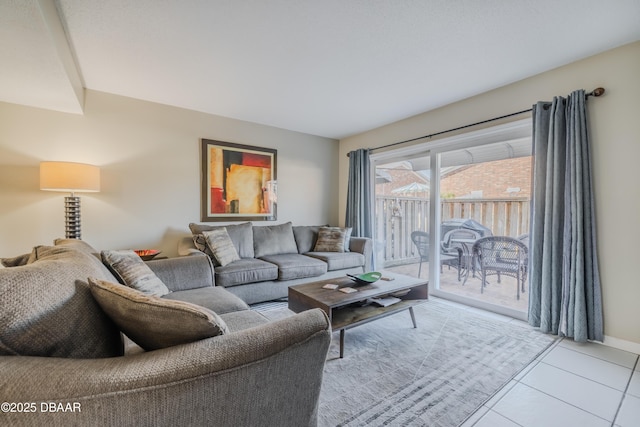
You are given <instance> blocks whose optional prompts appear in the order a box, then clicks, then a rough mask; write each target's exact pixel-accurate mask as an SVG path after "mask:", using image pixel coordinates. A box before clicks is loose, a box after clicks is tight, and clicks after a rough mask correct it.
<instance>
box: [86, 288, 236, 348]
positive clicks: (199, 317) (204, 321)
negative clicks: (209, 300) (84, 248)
mask: <svg viewBox="0 0 640 427" xmlns="http://www.w3.org/2000/svg"><path fill="white" fill-rule="evenodd" d="M89 284H90V285H91V293H92V294H93V296H94V298H95V299H96V300H97V301H98V304H100V307H102V309H103V310H104V311H105V313H107V315H108V316H109V317H110V318H111V319H112V320H113V321H114V322H115V323H116V325H118V327H119V328H120V330H122V332H124V333H125V334H126V335H127V337H129V338H131V340H133V341H134V342H135V343H136V344H138V345H139V346H140V347H142V348H143V349H145V350H147V351H149V350H157V349H160V348H165V347H171V346H174V345H179V344H186V343H189V342H193V341H198V340H201V339H204V338H209V337H215V336H217V335H222V334H225V333H227V332H229V330H228V328H227V325H226V323H225V322H224V320H222V319H221V318H220V316H218V315H217V314H216V313H214V312H213V311H211V310H209V309H208V308H204V307H201V306H198V305H195V304H191V303H188V302H184V301H175V300H167V299H162V298H158V297H155V296H152V295H146V294H144V293H142V292H140V291H137V290H135V289H132V288H129V287H127V286H123V285H121V284H118V283H111V282H108V281H105V280H98V279H93V278H89Z"/></svg>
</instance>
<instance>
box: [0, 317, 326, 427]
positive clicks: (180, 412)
mask: <svg viewBox="0 0 640 427" xmlns="http://www.w3.org/2000/svg"><path fill="white" fill-rule="evenodd" d="M330 341H331V332H330V327H329V323H328V319H327V316H326V315H325V314H324V312H322V311H321V310H319V309H314V310H309V311H306V312H303V313H300V314H297V315H295V316H292V317H289V318H286V319H283V320H280V321H277V322H272V323H268V324H265V325H261V326H258V327H255V328H251V329H247V330H244V331H240V332H237V333H232V334H228V335H224V336H220V337H214V338H209V339H205V340H202V341H198V342H195V343H190V344H185V345H179V346H175V347H169V348H165V349H162V350H156V351H151V352H147V353H142V354H137V355H134V356H125V357H115V358H107V359H84V360H81V359H61V358H53V357H27V356H3V357H0V402H23V403H24V402H33V403H35V404H36V409H37V410H36V411H35V412H29V413H24V412H23V413H11V412H10V413H2V414H0V419H2V421H3V423H7V424H8V425H12V426H32V425H45V424H46V425H50V426H68V425H96V424H104V425H118V426H129V425H130V426H165V425H166V426H176V425H215V426H239V425H274V426H275V425H277V426H296V427H297V426H312V425H316V422H317V410H318V398H319V395H320V386H321V383H322V374H323V368H324V363H325V359H326V355H327V351H328V348H329V343H330ZM43 402H44V404H45V409H46V408H48V407H49V406H48V405H50V404H51V403H52V404H54V406H55V407H58V408H59V407H60V405H59V404H62V407H63V408H70V409H73V408H75V407H78V405H79V408H80V411H75V412H72V411H71V410H70V411H68V412H62V411H58V412H56V413H50V412H43V411H41V405H42V404H43ZM56 405H57V406H56Z"/></svg>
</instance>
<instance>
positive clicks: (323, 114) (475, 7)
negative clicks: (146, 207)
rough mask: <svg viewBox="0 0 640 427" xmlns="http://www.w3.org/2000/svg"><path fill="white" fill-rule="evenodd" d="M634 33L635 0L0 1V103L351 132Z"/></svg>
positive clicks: (639, 33)
mask: <svg viewBox="0 0 640 427" xmlns="http://www.w3.org/2000/svg"><path fill="white" fill-rule="evenodd" d="M52 6H55V7H56V8H57V14H56V8H54V7H52ZM60 24H62V25H60ZM57 27H59V28H58V29H57ZM62 28H64V31H63V30H62ZM65 33H66V37H64V36H65ZM636 40H640V1H638V0H616V1H602V0H535V1H530V0H484V1H477V0H457V1H453V0H349V1H347V0H322V1H320V0H315V1H313V0H215V1H213V0H135V1H132V0H57V1H55V3H54V1H53V0H0V58H1V61H2V67H0V101H5V102H11V103H17V104H23V105H30V106H36V107H41V108H46V109H52V110H58V111H65V112H73V113H82V108H83V97H82V91H81V90H80V91H78V87H85V88H88V89H92V90H96V91H102V92H109V93H113V94H118V95H123V96H128V97H132V98H138V99H143V100H148V101H154V102H159V103H163V104H168V105H174V106H178V107H184V108H188V109H192V110H197V111H202V112H206V113H211V114H217V115H221V116H226V117H232V118H237V119H241V120H247V121H251V122H256V123H262V124H266V125H271V126H276V127H281V128H285V129H290V130H295V131H300V132H304V133H309V134H314V135H321V136H326V137H331V138H343V137H346V136H349V135H353V134H357V133H360V132H363V131H366V130H369V129H372V128H375V127H378V126H382V125H385V124H387V123H391V122H394V121H397V120H400V119H403V118H406V117H409V116H412V115H415V114H418V113H421V112H424V111H428V110H431V109H433V108H437V107H440V106H443V105H446V104H449V103H451V102H455V101H458V100H460V99H464V98H467V97H470V96H473V95H476V94H479V93H482V92H486V91H488V90H491V89H494V88H496V87H500V86H503V85H505V84H508V83H511V82H514V81H518V80H521V79H524V78H526V77H529V76H532V75H535V74H538V73H541V72H544V71H546V70H549V69H552V68H556V67H558V66H561V65H564V64H567V63H570V62H574V61H576V60H578V59H581V58H584V57H587V56H591V55H594V54H597V53H599V52H602V51H605V50H608V49H611V48H614V47H617V46H620V45H623V44H626V43H629V42H632V41H636ZM69 59H71V60H69ZM603 85H605V86H606V82H603ZM576 89H578V88H576ZM584 89H587V90H589V89H592V88H584ZM532 102H533V101H532Z"/></svg>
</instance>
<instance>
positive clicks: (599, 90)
mask: <svg viewBox="0 0 640 427" xmlns="http://www.w3.org/2000/svg"><path fill="white" fill-rule="evenodd" d="M591 95H593V96H601V95H604V88H603V87H598V88H595V89H594V90H593V92H591Z"/></svg>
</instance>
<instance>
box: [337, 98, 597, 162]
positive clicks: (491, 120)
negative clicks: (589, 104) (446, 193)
mask: <svg viewBox="0 0 640 427" xmlns="http://www.w3.org/2000/svg"><path fill="white" fill-rule="evenodd" d="M603 94H604V88H602V87H599V88H596V89H594V90H592V91H591V92H589V93H587V94H586V97H587V98H588V97H590V96H595V97H598V96H602V95H603ZM531 111H533V108H529V109H528V110H522V111H518V112H516V113H511V114H506V115H504V116H500V117H494V118H492V119H487V120H482V121H481V122H476V123H471V124H469V125H464V126H459V127H457V128H453V129H447V130H443V131H440V132H436V133H432V134H429V135H424V136H419V137H417V138H412V139H407V140H406V141H400V142H394V143H392V144H387V145H382V146H380V147H376V148H370V149H369V151H375V150H381V149H383V148H389V147H393V146H396V145H400V144H406V143H408V142H413V141H417V140H419V139H425V138H432V137H434V136H438V135H442V134H444V133H449V132H455V131H457V130H460V129H466V128H469V127H472V126H478V125H482V124H484V123H489V122H494V121H496V120H501V119H506V118H507V117H512V116H517V115H519V114H524V113H529V112H531ZM347 157H349V153H347Z"/></svg>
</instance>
